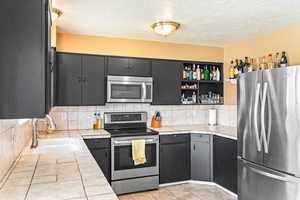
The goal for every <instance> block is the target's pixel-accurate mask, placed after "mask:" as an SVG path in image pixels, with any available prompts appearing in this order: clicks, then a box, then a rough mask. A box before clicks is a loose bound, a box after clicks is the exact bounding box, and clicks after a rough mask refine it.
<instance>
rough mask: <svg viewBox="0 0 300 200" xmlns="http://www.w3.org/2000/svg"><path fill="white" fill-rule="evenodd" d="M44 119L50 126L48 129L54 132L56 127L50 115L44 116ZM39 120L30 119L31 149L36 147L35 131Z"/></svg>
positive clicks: (36, 133)
mask: <svg viewBox="0 0 300 200" xmlns="http://www.w3.org/2000/svg"><path fill="white" fill-rule="evenodd" d="M46 119H47V120H48V123H49V125H50V128H51V129H52V130H56V125H55V123H54V120H53V119H52V117H50V115H46ZM38 121H39V119H36V118H35V119H32V143H31V148H36V147H37V146H38V131H37V123H38Z"/></svg>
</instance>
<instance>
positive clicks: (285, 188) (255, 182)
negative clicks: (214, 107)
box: [237, 66, 300, 200]
mask: <svg viewBox="0 0 300 200" xmlns="http://www.w3.org/2000/svg"><path fill="white" fill-rule="evenodd" d="M237 87H238V155H239V157H238V196H239V197H238V198H239V200H300V66H293V67H288V68H279V69H272V70H265V71H255V72H249V73H245V74H242V75H241V76H240V77H239V79H238V85H237Z"/></svg>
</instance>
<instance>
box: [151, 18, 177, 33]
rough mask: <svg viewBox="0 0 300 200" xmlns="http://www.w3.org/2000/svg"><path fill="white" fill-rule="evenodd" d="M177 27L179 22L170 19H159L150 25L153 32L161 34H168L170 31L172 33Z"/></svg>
mask: <svg viewBox="0 0 300 200" xmlns="http://www.w3.org/2000/svg"><path fill="white" fill-rule="evenodd" d="M179 27H180V24H179V23H177V22H172V21H160V22H157V23H154V24H152V26H151V28H152V29H153V30H154V32H156V33H157V34H160V35H163V36H168V35H170V34H171V33H174V32H175V31H176V30H177V29H178V28H179Z"/></svg>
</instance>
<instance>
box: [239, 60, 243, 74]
mask: <svg viewBox="0 0 300 200" xmlns="http://www.w3.org/2000/svg"><path fill="white" fill-rule="evenodd" d="M238 69H239V74H241V73H244V62H243V60H240V63H239V67H238Z"/></svg>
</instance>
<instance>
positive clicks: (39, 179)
mask: <svg viewBox="0 0 300 200" xmlns="http://www.w3.org/2000/svg"><path fill="white" fill-rule="evenodd" d="M55 182H57V176H55V175H54V176H34V177H33V180H32V184H41V183H55Z"/></svg>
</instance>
